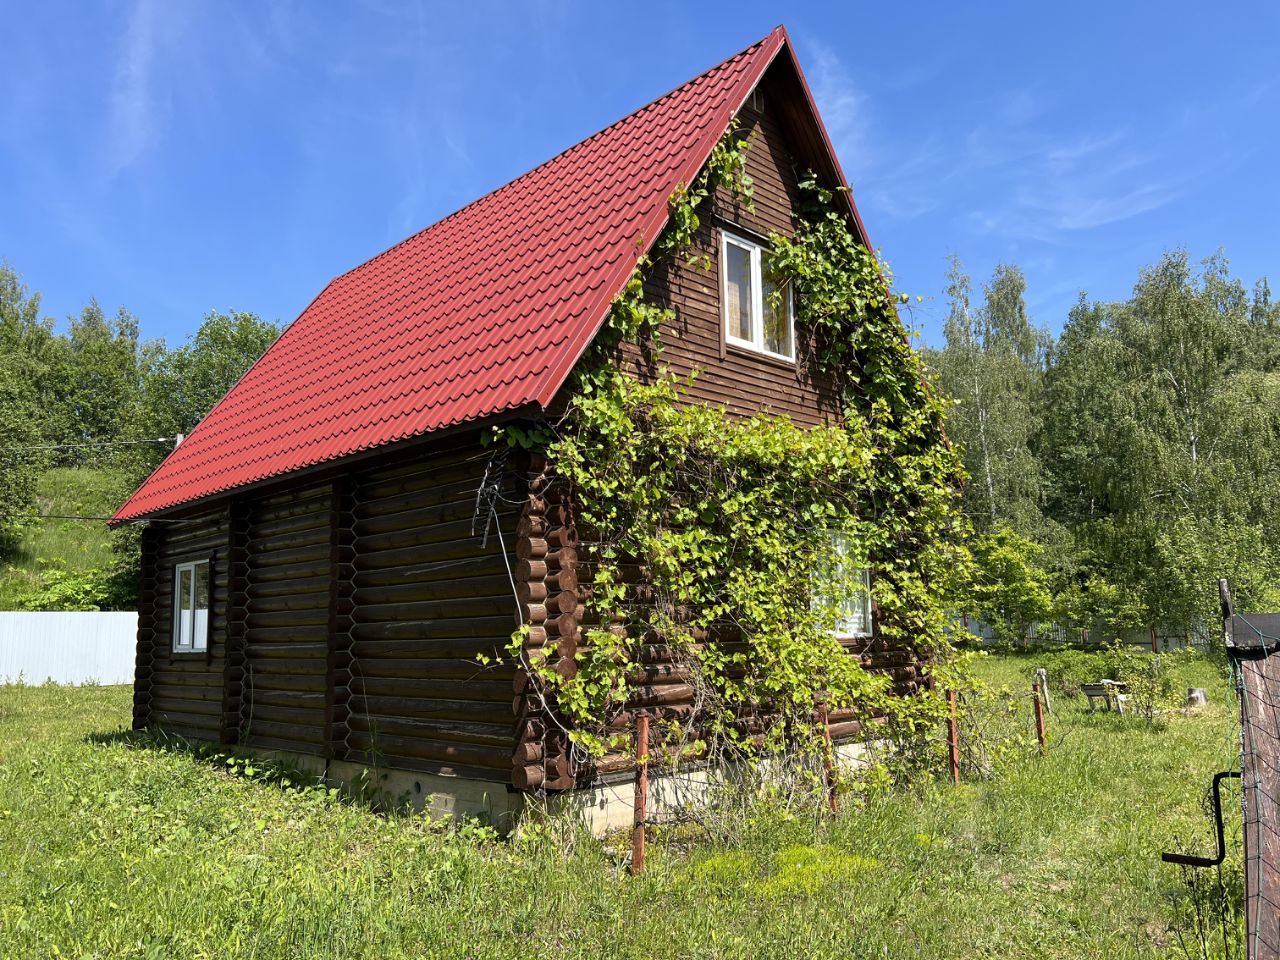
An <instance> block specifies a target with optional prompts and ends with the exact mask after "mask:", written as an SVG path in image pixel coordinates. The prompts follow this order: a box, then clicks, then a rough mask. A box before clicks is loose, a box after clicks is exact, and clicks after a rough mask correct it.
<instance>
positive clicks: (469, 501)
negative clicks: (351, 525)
mask: <svg viewBox="0 0 1280 960" xmlns="http://www.w3.org/2000/svg"><path fill="white" fill-rule="evenodd" d="M423 479H424V480H427V479H429V478H425V477H424V478H423ZM483 479H484V466H483V464H481V465H480V466H479V468H478V469H477V468H472V469H471V470H469V471H463V472H459V471H454V472H453V473H452V474H451V475H449V476H448V477H441V478H439V479H438V480H437V482H435V483H429V482H428V483H417V484H413V485H406V484H401V485H400V486H401V487H402V489H401V490H400V491H399V492H396V493H391V492H388V493H387V494H386V495H380V496H369V493H368V491H365V490H362V491H361V493H360V502H359V503H358V504H357V505H356V510H355V515H356V519H357V520H365V519H368V518H372V517H394V516H398V515H399V514H402V513H408V512H410V511H413V510H423V509H435V510H442V511H448V512H452V513H453V514H454V515H455V516H459V517H460V516H463V515H465V516H467V517H470V516H471V515H472V513H474V511H475V504H476V490H477V488H479V486H480V483H481V481H482V480H483Z"/></svg>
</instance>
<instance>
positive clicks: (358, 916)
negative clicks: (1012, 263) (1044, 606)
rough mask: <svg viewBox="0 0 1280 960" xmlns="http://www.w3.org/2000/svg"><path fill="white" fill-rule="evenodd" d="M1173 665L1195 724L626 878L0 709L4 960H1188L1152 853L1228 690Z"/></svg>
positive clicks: (1011, 662)
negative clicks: (1198, 705) (61, 959)
mask: <svg viewBox="0 0 1280 960" xmlns="http://www.w3.org/2000/svg"><path fill="white" fill-rule="evenodd" d="M1034 666H1035V661H1034V659H1032V658H1021V657H1003V658H992V659H991V660H989V661H988V662H986V663H984V664H983V665H982V666H981V667H980V669H981V670H982V671H983V672H984V673H985V674H987V675H988V677H990V678H991V679H993V680H996V681H998V682H1007V683H1009V684H1010V686H1013V687H1016V688H1019V689H1022V688H1025V687H1026V685H1027V681H1028V678H1029V676H1030V671H1031V670H1032V668H1033V667H1034ZM1179 669H1180V670H1181V671H1182V673H1183V678H1182V679H1183V680H1184V682H1185V683H1187V684H1191V683H1194V684H1195V685H1197V686H1205V687H1208V688H1209V690H1210V697H1211V699H1212V701H1213V705H1212V706H1211V707H1210V709H1208V710H1207V711H1205V712H1203V713H1200V714H1197V715H1191V716H1186V717H1184V716H1183V715H1182V714H1181V713H1180V712H1179V713H1176V714H1173V715H1171V716H1169V717H1168V719H1167V721H1166V722H1165V723H1164V724H1163V725H1157V726H1156V727H1154V728H1152V727H1148V726H1147V725H1145V724H1144V723H1143V722H1141V721H1137V720H1121V719H1120V718H1117V717H1114V716H1100V715H1099V716H1090V715H1088V714H1086V713H1085V712H1084V709H1083V705H1082V704H1081V703H1078V702H1075V701H1073V700H1068V699H1065V698H1059V702H1058V703H1057V704H1055V707H1056V713H1055V715H1054V716H1053V718H1052V719H1051V727H1050V730H1051V734H1052V737H1053V739H1052V743H1051V748H1050V750H1049V753H1048V756H1046V757H1044V758H1041V757H1039V756H1036V755H1035V753H1034V751H1022V752H1021V754H1020V755H1019V756H1016V757H1013V758H1012V759H1010V760H1009V761H1008V762H1007V763H1006V764H1005V765H1004V766H1003V768H1002V771H1001V774H1000V775H999V776H998V777H996V778H994V779H991V780H988V781H985V782H980V783H970V784H965V785H963V786H962V787H960V788H959V789H954V788H952V787H950V786H949V785H947V784H945V783H938V784H930V785H927V786H923V787H920V788H918V789H916V790H912V791H900V792H886V793H884V794H882V795H878V796H876V797H875V798H874V799H872V800H870V801H868V802H866V803H865V804H862V805H856V806H855V805H854V804H852V803H846V809H845V811H844V812H843V813H842V814H841V815H840V816H839V817H837V818H835V819H833V820H829V819H826V818H822V817H814V818H798V819H792V820H787V819H784V818H780V817H778V816H773V815H768V814H761V815H760V816H759V817H757V818H755V819H753V820H752V821H751V822H748V823H744V824H743V828H742V830H741V832H740V836H739V837H738V839H737V841H736V842H734V843H732V844H722V843H713V842H711V841H703V840H697V841H695V840H694V839H692V838H691V837H690V836H688V835H687V834H686V835H680V836H679V837H676V836H671V837H668V838H666V839H663V838H659V839H658V841H657V842H655V843H653V844H652V845H651V847H650V851H651V852H650V857H649V868H648V870H647V871H646V872H645V873H644V874H643V875H641V876H638V877H631V876H628V875H626V874H625V873H624V872H620V870H619V867H620V858H621V854H620V853H619V852H617V851H616V850H614V849H613V848H612V846H611V845H610V843H609V842H606V843H604V844H602V843H600V842H597V841H594V840H591V839H589V838H587V837H585V836H582V835H581V834H578V835H571V836H569V837H568V840H569V842H568V844H567V847H563V848H562V847H558V846H557V845H555V844H553V843H551V842H549V841H548V839H547V838H546V837H545V836H540V835H538V834H537V833H536V832H533V833H531V834H530V835H528V836H526V837H525V838H523V839H517V840H514V841H510V842H495V841H485V840H476V839H473V838H470V837H468V835H467V832H466V831H463V832H462V833H459V832H457V831H448V830H445V829H443V828H441V827H440V826H438V825H433V824H430V823H428V822H427V821H425V820H423V819H422V818H408V817H386V816H381V815H378V814H375V813H372V812H370V811H369V810H367V809H365V808H363V807H361V806H358V805H355V804H350V803H346V802H343V801H341V800H339V799H337V798H334V797H333V796H331V795H330V794H328V793H326V792H324V791H321V790H317V789H311V790H303V791H299V790H292V789H285V788H282V787H281V786H280V785H279V784H273V783H266V782H261V781H260V780H256V779H252V778H245V777H243V776H233V775H231V774H229V773H227V772H226V770H225V768H219V767H218V766H217V765H216V764H214V763H211V762H209V761H208V760H202V759H199V758H198V757H195V756H193V755H191V754H190V753H188V752H183V751H181V750H165V749H160V748H158V747H156V746H154V745H152V746H146V745H139V744H138V743H137V742H136V740H134V739H133V738H131V737H129V736H126V735H124V734H123V730H124V727H125V724H126V722H127V716H128V710H129V693H128V691H127V690H126V689H123V688H92V687H90V688H82V689H66V688H57V687H26V688H22V687H8V688H0V956H3V957H6V958H10V957H48V956H72V957H164V958H168V957H192V958H201V957H255V958H269V957H281V958H283V957H377V958H401V957H405V958H408V957H456V958H463V957H476V958H480V957H485V958H488V957H584V958H586V957H590V958H596V957H635V958H665V957H742V958H747V957H750V958H773V957H777V958H784V957H787V958H789V957H833V958H834V957H842V958H847V957H868V958H870V957H1028V958H1030V957H1061V958H1082V957H1105V958H1107V960H1123V958H1131V957H1155V956H1182V955H1183V954H1182V953H1181V951H1180V950H1178V949H1177V947H1176V936H1175V934H1173V933H1171V930H1170V927H1171V925H1174V924H1177V923H1180V922H1181V920H1180V913H1179V910H1178V906H1177V903H1176V897H1177V896H1178V895H1179V891H1180V889H1181V883H1180V874H1179V871H1178V870H1177V868H1174V867H1171V866H1167V865H1164V864H1162V863H1161V862H1160V859H1159V857H1160V852H1161V851H1162V850H1170V849H1173V850H1187V849H1190V850H1192V851H1195V852H1207V851H1208V850H1209V848H1210V845H1211V843H1212V834H1211V826H1210V823H1209V820H1208V819H1207V818H1206V816H1205V815H1204V813H1203V811H1202V809H1201V805H1200V801H1201V799H1202V796H1203V793H1204V789H1205V786H1206V785H1207V783H1208V780H1209V776H1210V774H1211V773H1212V772H1213V771H1215V770H1218V769H1224V768H1225V767H1227V766H1229V765H1230V764H1231V763H1232V751H1233V749H1234V744H1235V741H1234V740H1233V739H1232V738H1233V737H1234V731H1233V726H1232V721H1231V713H1230V708H1229V707H1228V706H1227V705H1226V704H1225V698H1226V684H1225V682H1224V681H1223V678H1222V675H1221V673H1220V671H1219V670H1218V669H1216V668H1214V667H1212V666H1210V665H1208V664H1205V663H1193V664H1189V665H1185V666H1182V667H1180V668H1179ZM1023 722H1024V720H1023V714H1017V715H1015V716H1014V717H1013V718H1011V720H1010V723H1015V724H1022V723H1023ZM1228 809H1229V810H1230V809H1232V808H1230V807H1229V808H1228ZM613 843H616V841H613ZM1195 955H1198V954H1195Z"/></svg>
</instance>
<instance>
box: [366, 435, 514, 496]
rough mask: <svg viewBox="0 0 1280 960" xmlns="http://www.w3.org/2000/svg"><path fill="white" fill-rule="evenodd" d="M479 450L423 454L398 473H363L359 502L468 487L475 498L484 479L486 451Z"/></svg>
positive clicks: (460, 489) (458, 490) (456, 491)
mask: <svg viewBox="0 0 1280 960" xmlns="http://www.w3.org/2000/svg"><path fill="white" fill-rule="evenodd" d="M480 453H481V451H480V450H479V449H478V447H477V448H475V449H472V450H470V451H468V454H467V455H466V456H456V457H427V458H425V459H423V460H421V461H420V462H418V463H415V464H411V465H406V466H404V467H400V468H397V469H398V470H399V471H400V472H398V473H388V472H386V471H382V470H379V471H377V472H375V473H368V474H365V475H364V476H363V477H361V479H360V486H359V491H358V498H359V501H360V505H361V506H362V507H365V506H368V505H371V504H377V503H379V502H381V501H383V500H390V499H394V498H395V497H398V496H402V495H405V494H408V495H411V496H412V495H421V494H422V493H427V494H430V493H434V492H436V491H443V490H450V491H452V492H453V493H455V494H456V493H459V492H462V491H467V490H470V492H471V499H472V500H475V496H476V487H477V486H479V485H480V481H481V480H482V479H483V478H484V471H485V465H486V464H487V463H488V462H489V457H490V454H489V453H487V452H486V453H483V455H482V456H477V454H480Z"/></svg>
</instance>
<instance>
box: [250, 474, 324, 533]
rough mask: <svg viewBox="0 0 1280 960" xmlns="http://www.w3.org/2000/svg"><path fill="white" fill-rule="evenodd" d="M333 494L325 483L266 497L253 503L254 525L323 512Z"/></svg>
mask: <svg viewBox="0 0 1280 960" xmlns="http://www.w3.org/2000/svg"><path fill="white" fill-rule="evenodd" d="M332 496H333V492H332V488H331V487H330V486H329V484H324V485H317V486H314V487H308V488H306V489H303V490H291V491H289V492H288V493H285V494H280V495H277V496H273V497H265V498H263V499H261V500H258V501H257V502H256V503H255V504H254V505H253V510H252V525H253V526H256V525H258V524H260V523H274V522H276V521H279V520H287V519H289V518H291V517H296V516H300V515H305V514H314V513H318V512H321V511H323V510H326V509H328V505H329V503H330V501H331V498H332Z"/></svg>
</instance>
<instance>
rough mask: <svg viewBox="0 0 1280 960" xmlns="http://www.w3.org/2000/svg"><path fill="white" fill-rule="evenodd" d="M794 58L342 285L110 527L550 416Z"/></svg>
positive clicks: (732, 72) (695, 90)
mask: <svg viewBox="0 0 1280 960" xmlns="http://www.w3.org/2000/svg"><path fill="white" fill-rule="evenodd" d="M786 44H787V36H786V31H785V30H784V29H783V28H782V27H778V28H777V29H775V30H774V31H773V32H772V33H770V34H769V36H767V37H766V38H765V39H763V40H761V41H760V42H759V43H757V44H754V45H753V46H751V47H749V48H747V49H746V50H744V51H742V52H741V53H739V54H737V55H736V56H733V57H730V58H729V59H728V60H726V61H724V62H723V63H721V64H719V65H718V66H716V67H713V68H712V69H710V70H708V71H707V72H706V73H704V74H702V75H701V76H699V77H697V78H695V79H693V80H691V81H689V82H688V83H686V84H684V85H683V86H681V87H679V88H677V89H676V90H673V91H672V92H671V93H668V94H666V95H665V96H663V97H660V98H659V99H657V100H655V101H654V102H653V103H651V104H649V105H648V106H646V107H643V108H641V109H640V110H637V111H636V112H635V113H633V114H631V115H630V116H628V117H625V118H624V119H622V120H619V121H618V122H617V123H615V124H613V125H612V126H610V127H608V128H606V129H604V130H602V131H600V132H599V133H597V134H595V135H594V136H592V137H590V138H588V139H586V140H584V141H583V142H582V143H580V144H578V145H577V146H575V147H571V148H570V149H569V150H566V151H565V152H564V153H562V154H560V155H559V156H557V157H555V158H553V159H552V160H549V161H547V162H546V163H544V164H543V165H542V166H540V167H537V168H535V169H534V170H531V171H530V172H529V173H526V174H525V175H524V176H522V177H520V178H519V179H517V180H513V181H512V182H511V183H509V184H507V185H506V186H504V187H501V188H499V189H498V190H495V191H494V192H493V193H490V194H488V195H487V196H485V197H482V198H481V199H479V200H477V201H476V202H474V203H472V204H471V205H469V206H467V207H464V208H463V209H462V210H459V211H458V212H457V213H454V214H452V215H450V216H448V217H446V218H445V219H443V220H441V221H440V222H438V223H436V224H435V225H433V226H431V227H428V228H427V229H426V230H423V231H422V232H421V233H418V234H415V235H414V236H412V237H410V238H409V239H407V240H405V241H403V242H402V243H399V244H397V245H396V246H394V247H392V248H391V249H390V250H388V251H386V252H385V253H382V254H379V255H378V256H377V257H374V258H373V259H372V260H370V261H369V262H367V263H365V264H362V265H361V266H359V267H356V268H355V269H354V270H352V271H350V272H349V273H345V274H343V275H342V276H340V277H338V278H337V279H335V280H333V281H332V282H330V284H329V285H328V286H327V287H326V288H325V289H324V290H323V291H322V292H321V293H320V295H319V296H318V297H316V299H315V300H314V301H313V302H312V303H311V305H310V306H309V307H307V309H306V310H305V311H303V313H302V315H301V316H300V317H298V319H297V320H295V321H294V322H293V323H292V324H291V325H290V326H289V328H288V329H287V330H286V331H285V332H284V334H283V335H282V336H281V337H280V339H279V340H278V341H277V342H276V344H275V345H274V346H272V347H271V349H270V350H268V351H267V353H266V354H265V355H264V356H263V357H262V359H261V360H259V361H258V362H257V363H256V364H255V365H254V366H253V368H252V369H251V370H250V371H249V372H248V373H247V374H245V376H244V377H243V379H241V380H240V382H239V383H237V384H236V385H235V386H234V387H233V388H232V389H231V390H230V392H228V393H227V395H226V396H225V397H223V399H222V400H221V401H220V402H219V403H218V405H217V406H215V407H214V408H213V410H212V411H211V412H210V413H209V415H208V416H207V417H206V418H205V419H204V420H203V421H201V423H200V424H199V426H197V427H196V428H195V430H194V431H192V433H191V435H190V436H189V437H187V439H186V440H185V441H183V443H182V444H181V445H180V446H179V447H178V448H177V449H176V450H174V451H173V453H171V454H170V455H169V457H168V458H167V459H166V460H165V461H164V463H162V464H161V465H160V467H159V468H158V469H157V470H156V471H155V472H154V473H153V474H152V475H151V476H150V477H149V478H148V479H147V480H146V482H144V483H143V484H142V486H140V487H139V488H138V489H137V490H136V491H135V492H134V494H133V496H131V497H130V498H129V500H128V501H127V502H126V503H125V504H124V506H123V507H121V508H120V510H119V511H118V512H117V513H116V515H115V517H114V518H113V520H112V522H113V523H120V522H123V521H127V520H136V519H139V518H142V517H146V516H149V515H152V514H155V513H158V512H161V511H164V510H168V509H171V508H173V507H176V506H178V505H180V504H184V503H189V502H192V501H195V500H200V499H204V498H206V497H211V496H214V495H217V494H221V493H225V492H227V491H230V490H233V489H236V488H238V487H243V486H246V485H248V484H253V483H257V482H260V481H263V480H267V479H269V478H272V477H278V476H280V475H282V474H286V473H289V472H291V471H295V470H300V469H303V468H305V467H312V466H316V465H318V464H323V463H326V462H329V461H332V460H335V459H338V458H340V457H346V456H350V455H352V454H356V453H359V452H361V451H365V450H369V449H371V448H375V447H381V446H384V445H386V444H389V443H394V442H396V441H400V440H405V439H408V438H411V437H417V436H421V435H423V434H426V433H429V432H431V431H434V430H440V429H442V428H444V427H448V426H452V425H455V424H459V423H463V422H466V421H476V420H480V419H482V418H485V417H489V416H493V415H495V414H499V413H503V412H505V411H511V410H516V409H519V408H521V407H526V406H530V405H533V404H540V405H543V406H545V405H546V404H548V403H549V402H550V401H551V399H552V397H553V396H554V395H555V393H556V391H557V390H559V388H560V387H561V385H562V384H563V383H564V381H565V379H566V377H567V376H568V375H569V372H570V371H571V370H572V368H573V365H574V363H576V362H577V360H578V358H579V357H580V356H581V354H582V351H583V350H584V349H585V348H586V346H587V345H588V343H590V341H591V338H592V337H593V336H594V335H595V333H596V331H597V329H599V326H600V324H601V322H602V321H603V319H604V316H605V314H606V313H607V311H608V305H609V303H610V301H611V300H612V299H613V298H614V297H615V296H616V295H617V294H618V292H619V290H621V288H622V286H623V284H624V283H625V281H626V279H627V277H628V276H629V275H630V273H631V271H632V270H633V269H634V268H635V264H636V261H637V260H638V258H639V256H640V255H641V254H642V253H643V252H644V251H646V250H647V249H648V247H649V245H650V244H651V243H652V242H653V241H654V239H655V238H656V237H657V235H658V234H659V232H660V231H661V229H662V227H663V226H664V224H665V223H666V218H667V198H668V197H669V196H670V195H671V193H672V191H673V190H674V189H675V188H676V186H677V185H678V184H680V183H688V182H690V181H691V180H692V179H693V178H694V177H695V176H696V174H697V172H698V170H699V169H700V168H701V167H702V165H703V164H704V163H705V162H706V160H707V157H708V156H709V155H710V152H711V148H712V147H713V146H714V145H715V143H716V141H717V140H718V139H719V138H720V136H721V135H722V134H723V133H724V130H725V128H726V127H727V126H728V123H729V121H730V120H731V119H732V118H733V116H734V114H735V113H737V111H738V110H739V108H740V107H741V106H742V103H743V101H744V100H745V99H746V97H747V96H748V95H749V94H750V92H751V90H752V88H753V87H754V86H755V85H756V83H757V82H758V81H759V80H760V78H761V76H762V75H763V74H764V71H765V69H766V68H767V67H768V66H769V64H770V63H771V62H772V61H773V59H774V57H775V56H776V55H777V54H778V52H779V50H782V49H783V48H784V46H785V45H786Z"/></svg>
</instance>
